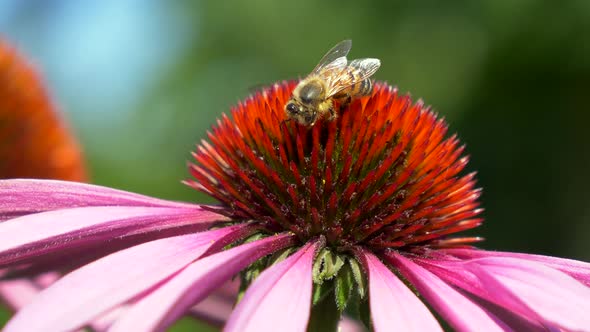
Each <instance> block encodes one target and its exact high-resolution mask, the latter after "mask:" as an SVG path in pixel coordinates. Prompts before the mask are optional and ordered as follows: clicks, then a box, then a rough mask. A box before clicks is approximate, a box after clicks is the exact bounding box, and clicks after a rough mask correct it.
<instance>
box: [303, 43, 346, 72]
mask: <svg viewBox="0 0 590 332" xmlns="http://www.w3.org/2000/svg"><path fill="white" fill-rule="evenodd" d="M351 47H352V40H350V39H347V40H343V41H341V42H339V43H338V44H336V46H334V47H332V49H331V50H329V51H328V53H326V55H324V57H323V58H322V59H321V60H320V62H319V63H318V64H317V66H315V68H314V69H313V71H312V73H316V74H317V73H319V72H320V71H321V70H323V69H333V68H339V67H344V66H346V63H347V60H346V55H347V54H348V52H350V48H351Z"/></svg>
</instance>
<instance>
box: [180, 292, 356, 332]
mask: <svg viewBox="0 0 590 332" xmlns="http://www.w3.org/2000/svg"><path fill="white" fill-rule="evenodd" d="M235 284H236V283H235V282H231V283H226V284H225V285H224V286H222V288H218V289H216V290H215V292H213V293H212V294H210V295H209V296H208V297H207V298H206V299H204V300H203V301H201V302H199V303H198V304H197V305H195V306H193V307H192V308H191V310H190V312H189V314H190V315H191V316H193V317H195V318H196V319H198V320H200V321H204V322H206V323H207V324H209V325H211V326H215V327H217V328H221V327H223V325H224V324H225V322H226V321H227V319H228V318H229V316H230V315H231V313H232V310H233V307H234V304H235V303H236V298H237V295H238V288H237V287H235V286H239V284H238V285H235ZM338 331H339V332H365V331H366V329H365V328H364V326H363V324H362V323H361V322H359V321H356V320H354V319H352V318H350V317H347V316H343V317H342V319H340V322H339V323H338Z"/></svg>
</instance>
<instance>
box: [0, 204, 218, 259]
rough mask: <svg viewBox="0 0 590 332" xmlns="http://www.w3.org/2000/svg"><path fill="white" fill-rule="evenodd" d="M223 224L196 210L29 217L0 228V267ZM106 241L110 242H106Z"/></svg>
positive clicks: (94, 210)
mask: <svg viewBox="0 0 590 332" xmlns="http://www.w3.org/2000/svg"><path fill="white" fill-rule="evenodd" d="M219 220H225V217H222V216H219V215H218V214H215V213H212V212H210V211H206V210H203V209H202V208H200V207H196V206H194V207H192V208H170V207H124V206H109V207H104V206H102V207H85V208H73V209H65V210H56V211H48V212H43V213H37V214H32V215H27V216H23V217H19V218H16V219H11V220H9V221H5V222H2V223H0V266H6V265H7V264H9V263H12V264H15V263H21V264H22V263H27V262H28V260H29V259H35V260H43V259H44V257H43V255H46V254H51V253H53V252H58V253H59V254H65V253H67V251H68V250H70V249H77V248H80V247H81V248H87V249H92V247H93V246H100V247H102V248H103V249H104V248H105V247H106V248H108V246H110V245H115V244H118V243H119V241H123V240H126V238H127V237H131V236H134V235H142V236H144V237H145V236H146V233H148V232H153V233H154V234H153V235H152V236H154V238H157V237H159V236H161V235H162V234H164V235H168V234H166V233H165V232H164V231H166V230H169V229H175V228H187V227H188V226H191V227H192V228H191V230H192V231H200V230H204V229H206V228H207V227H209V226H211V225H212V224H213V223H214V222H216V221H219ZM193 226H194V227H193ZM185 232H186V231H185ZM173 235H174V234H173ZM107 240H110V241H109V242H106V243H105V241H107ZM143 240H144V241H147V240H149V238H148V239H145V238H144V239H143Z"/></svg>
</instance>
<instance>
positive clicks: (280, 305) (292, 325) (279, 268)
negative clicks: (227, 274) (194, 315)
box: [224, 241, 321, 332]
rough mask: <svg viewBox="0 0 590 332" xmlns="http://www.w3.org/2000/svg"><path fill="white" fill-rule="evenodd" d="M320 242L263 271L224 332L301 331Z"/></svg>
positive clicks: (306, 317)
mask: <svg viewBox="0 0 590 332" xmlns="http://www.w3.org/2000/svg"><path fill="white" fill-rule="evenodd" d="M320 245H321V242H320V241H316V242H310V243H308V244H306V245H305V246H304V247H303V248H301V249H299V251H297V252H296V253H294V254H293V255H291V256H290V257H288V258H287V259H285V260H284V261H282V262H280V263H277V264H276V265H273V266H271V267H269V268H267V269H266V270H265V271H264V272H263V273H261V274H260V276H258V278H256V279H255V281H254V282H253V283H252V284H251V285H250V286H249V287H248V290H247V291H246V294H245V295H244V297H243V298H242V300H241V301H240V303H238V305H237V306H236V308H235V310H234V312H233V313H232V315H231V316H230V317H229V320H228V322H227V324H226V326H225V328H224V331H225V332H233V331H239V332H246V331H257V332H258V331H259V332H265V331H277V330H280V331H293V332H298V331H305V329H306V327H307V322H308V320H309V315H310V307H311V291H312V286H313V285H312V275H311V269H312V264H313V258H314V256H315V253H316V250H317V249H318V248H319V246H320Z"/></svg>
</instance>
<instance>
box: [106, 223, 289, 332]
mask: <svg viewBox="0 0 590 332" xmlns="http://www.w3.org/2000/svg"><path fill="white" fill-rule="evenodd" d="M293 243H294V237H293V235H288V234H285V235H277V236H272V237H268V238H265V239H262V240H259V241H255V242H250V243H247V244H243V245H240V246H237V247H235V248H232V249H229V250H226V251H223V252H220V253H218V254H215V255H211V256H207V257H205V258H203V259H201V260H198V261H196V262H195V263H192V264H191V265H189V266H188V267H187V268H185V269H184V270H182V271H180V272H179V273H178V274H176V275H175V276H174V277H172V278H171V279H170V280H169V281H167V282H166V283H164V284H163V285H162V286H160V287H159V288H157V289H155V290H154V291H153V292H151V293H149V294H148V295H146V296H145V297H144V298H142V299H141V300H140V301H139V302H138V303H137V304H136V305H134V306H133V307H132V308H131V309H130V311H129V312H128V313H127V314H126V315H125V316H124V317H122V318H121V319H120V320H118V321H117V322H116V323H115V324H114V325H113V327H112V328H111V331H112V332H115V331H161V330H164V329H165V328H166V327H167V326H169V325H170V324H172V323H173V322H174V321H175V320H176V319H178V318H179V317H180V316H182V315H183V314H184V313H186V312H187V311H188V310H189V309H190V308H191V306H193V305H194V304H195V303H197V302H199V301H201V300H202V299H203V298H205V297H206V296H207V295H208V294H209V293H210V292H211V291H213V290H214V289H215V288H217V287H219V286H220V285H222V284H223V283H224V282H225V281H227V280H228V279H229V278H231V277H232V276H234V275H235V274H236V273H238V272H239V271H240V270H242V269H244V268H245V267H247V266H248V265H250V264H251V263H253V262H254V261H256V260H257V259H259V258H261V257H264V256H266V255H268V254H270V253H273V252H275V251H277V250H280V249H282V248H285V247H287V246H291V245H293Z"/></svg>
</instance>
